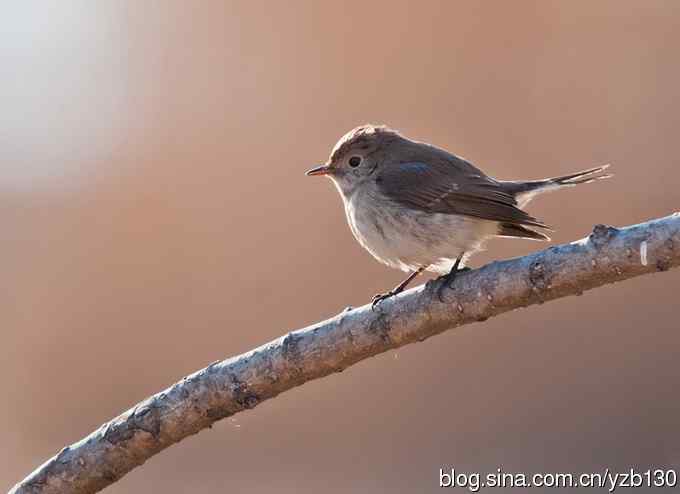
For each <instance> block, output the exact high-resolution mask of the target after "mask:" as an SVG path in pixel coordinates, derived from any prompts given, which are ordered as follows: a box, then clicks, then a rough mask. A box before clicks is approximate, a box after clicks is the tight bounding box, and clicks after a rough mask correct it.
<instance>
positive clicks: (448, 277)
mask: <svg viewBox="0 0 680 494" xmlns="http://www.w3.org/2000/svg"><path fill="white" fill-rule="evenodd" d="M468 271H472V269H471V268H468V267H467V266H466V267H464V268H455V269H452V270H451V271H450V272H449V273H448V274H445V275H443V276H440V277H439V278H437V281H441V282H440V283H439V287H438V288H437V298H439V301H440V302H444V297H443V295H444V289H445V288H448V289H451V288H453V282H454V281H455V280H456V277H457V276H458V275H459V274H460V273H466V272H468Z"/></svg>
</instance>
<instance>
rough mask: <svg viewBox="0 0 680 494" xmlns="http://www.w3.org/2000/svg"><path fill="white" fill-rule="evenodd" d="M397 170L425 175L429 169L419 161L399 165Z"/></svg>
mask: <svg viewBox="0 0 680 494" xmlns="http://www.w3.org/2000/svg"><path fill="white" fill-rule="evenodd" d="M397 166H399V169H400V170H401V171H405V172H416V173H427V172H428V171H429V169H430V167H429V166H428V165H427V164H425V163H421V162H420V161H410V162H408V163H399V165H397Z"/></svg>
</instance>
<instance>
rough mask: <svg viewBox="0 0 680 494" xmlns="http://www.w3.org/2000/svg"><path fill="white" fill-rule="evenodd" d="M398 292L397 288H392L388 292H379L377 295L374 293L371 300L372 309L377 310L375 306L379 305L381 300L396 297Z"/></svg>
mask: <svg viewBox="0 0 680 494" xmlns="http://www.w3.org/2000/svg"><path fill="white" fill-rule="evenodd" d="M397 293H399V292H397V291H395V290H390V291H389V292H386V293H378V294H377V295H373V300H372V301H371V309H373V310H375V308H376V307H377V306H378V304H379V303H380V302H382V301H383V300H387V299H388V298H390V297H394V296H395V295H396V294H397Z"/></svg>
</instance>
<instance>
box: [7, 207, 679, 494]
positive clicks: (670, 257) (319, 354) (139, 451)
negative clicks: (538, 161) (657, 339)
mask: <svg viewBox="0 0 680 494" xmlns="http://www.w3.org/2000/svg"><path fill="white" fill-rule="evenodd" d="M678 265H680V213H676V214H674V215H672V216H668V217H666V218H661V219H658V220H654V221H650V222H647V223H642V224H639V225H634V226H630V227H627V228H623V229H617V228H613V227H609V226H604V225H597V226H596V227H595V228H594V230H593V233H592V234H591V235H590V236H589V237H587V238H585V239H582V240H579V241H576V242H573V243H570V244H565V245H560V246H554V247H550V248H549V249H547V250H544V251H542V252H537V253H534V254H531V255H528V256H525V257H521V258H516V259H510V260H506V261H498V262H493V263H491V264H488V265H486V266H484V267H482V268H480V269H477V270H474V271H471V272H468V273H464V274H461V275H460V276H458V277H457V278H456V280H455V283H454V286H453V288H452V289H451V290H447V291H445V292H444V297H445V299H446V300H445V302H444V303H442V302H441V301H440V300H439V299H438V297H437V293H436V286H434V285H433V283H432V282H431V283H430V284H429V285H425V286H419V287H417V288H414V289H412V290H409V291H408V292H405V293H404V294H402V295H399V296H397V297H393V298H392V299H388V300H386V301H384V302H382V303H381V304H380V305H379V306H378V308H377V310H376V311H372V310H371V308H370V306H364V307H360V308H358V309H353V310H346V311H344V312H342V313H341V314H339V315H337V316H335V317H334V318H332V319H328V320H326V321H323V322H320V323H317V324H314V325H312V326H309V327H307V328H304V329H301V330H298V331H293V332H290V333H288V334H286V335H285V336H282V337H281V338H278V339H277V340H274V341H272V342H270V343H267V344H265V345H263V346H261V347H259V348H256V349H255V350H252V351H250V352H248V353H246V354H243V355H239V356H237V357H234V358H230V359H228V360H224V361H220V362H215V363H213V364H211V365H209V366H208V367H206V368H205V369H202V370H200V371H198V372H196V373H195V374H192V375H190V376H188V377H185V378H184V379H182V380H181V381H180V382H178V383H176V384H174V385H173V386H171V387H169V388H168V389H166V390H164V391H161V392H160V393H158V394H156V395H154V396H151V397H150V398H147V399H146V400H144V401H142V402H141V403H139V404H137V405H136V406H135V407H134V408H132V409H130V410H128V411H127V412H125V413H123V414H122V415H120V416H118V417H116V418H115V419H113V420H111V421H110V422H108V423H106V424H104V425H103V426H102V427H100V428H99V429H98V430H96V431H95V432H93V433H92V434H90V435H89V436H87V437H86V438H84V439H83V440H81V441H79V442H77V443H75V444H73V445H71V446H68V447H66V448H64V449H63V450H61V451H60V452H59V453H58V454H57V455H56V456H54V457H53V458H51V459H50V460H48V461H47V462H46V463H44V464H43V465H42V466H40V467H39V468H38V469H37V470H35V471H34V472H33V473H31V474H30V475H29V476H28V477H27V478H26V479H24V480H23V481H22V482H20V483H19V484H17V485H16V486H15V487H14V488H13V489H12V491H10V492H11V493H43V494H47V493H90V492H97V491H99V490H101V489H103V488H104V487H106V486H107V485H110V484H112V483H114V482H116V481H117V480H118V479H120V478H121V477H122V476H123V475H125V474H126V473H127V472H129V471H130V470H132V469H133V468H135V467H137V466H139V465H141V464H142V463H144V462H145V461H146V460H147V459H149V458H151V457H152V456H153V455H155V454H156V453H158V452H159V451H161V450H163V449H165V448H167V447H168V446H170V445H171V444H174V443H176V442H178V441H181V440H182V439H184V438H185V437H187V436H190V435H192V434H196V433H197V432H199V431H200V430H202V429H205V428H207V427H210V425H211V424H212V423H213V422H215V421H217V420H220V419H222V418H225V417H228V416H230V415H233V414H235V413H238V412H240V411H241V410H244V409H248V408H253V407H254V406H256V405H257V404H258V403H260V402H262V401H264V400H267V399H269V398H273V397H274V396H276V395H278V394H279V393H282V392H283V391H286V390H289V389H291V388H294V387H295V386H299V385H300V384H302V383H305V382H307V381H311V380H313V379H318V378H320V377H323V376H326V375H328V374H331V373H333V372H340V371H342V370H343V369H346V368H347V367H349V366H350V365H352V364H354V363H356V362H359V361H360V360H363V359H366V358H368V357H371V356H373V355H377V354H379V353H381V352H385V351H387V350H390V349H393V348H398V347H400V346H402V345H406V344H408V343H413V342H415V341H422V340H424V339H426V338H429V337H430V336H433V335H435V334H438V333H440V332H442V331H444V330H446V329H451V328H455V327H458V326H461V325H463V324H468V323H472V322H475V321H484V320H486V319H488V318H489V317H492V316H496V315H498V314H502V313H503V312H507V311H510V310H513V309H517V308H519V307H526V306H529V305H533V304H540V303H543V302H547V301H549V300H553V299H556V298H560V297H566V296H568V295H580V294H581V293H583V292H584V291H586V290H590V289H592V288H596V287H599V286H602V285H606V284H609V283H614V282H617V281H621V280H625V279H628V278H633V277H635V276H640V275H643V274H648V273H653V272H656V271H666V270H668V269H670V268H672V267H676V266H678Z"/></svg>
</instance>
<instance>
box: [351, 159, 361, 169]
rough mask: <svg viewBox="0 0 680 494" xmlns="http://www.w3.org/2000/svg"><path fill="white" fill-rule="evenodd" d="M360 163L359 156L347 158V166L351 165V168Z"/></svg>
mask: <svg viewBox="0 0 680 494" xmlns="http://www.w3.org/2000/svg"><path fill="white" fill-rule="evenodd" d="M360 164H361V157H360V156H352V157H351V158H350V159H349V166H351V167H352V168H356V167H357V166H359V165H360Z"/></svg>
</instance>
